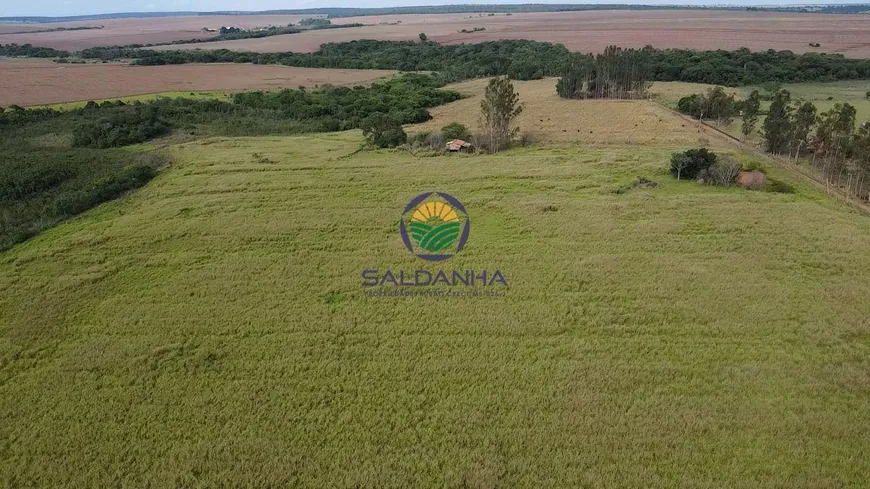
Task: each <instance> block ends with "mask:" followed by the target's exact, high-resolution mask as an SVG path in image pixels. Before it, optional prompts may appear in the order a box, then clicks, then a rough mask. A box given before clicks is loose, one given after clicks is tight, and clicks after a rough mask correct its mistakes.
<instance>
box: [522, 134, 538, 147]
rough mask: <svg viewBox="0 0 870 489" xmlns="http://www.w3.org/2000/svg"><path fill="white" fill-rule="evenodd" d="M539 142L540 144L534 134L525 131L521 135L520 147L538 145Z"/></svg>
mask: <svg viewBox="0 0 870 489" xmlns="http://www.w3.org/2000/svg"><path fill="white" fill-rule="evenodd" d="M537 142H538V138H537V137H536V136H535V135H534V134H532V133H530V132H529V131H523V132H521V133H520V139H519V143H520V146H522V147H524V148H525V147H526V146H531V145H533V144H536V143H537Z"/></svg>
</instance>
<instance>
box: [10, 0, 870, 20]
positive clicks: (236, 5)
mask: <svg viewBox="0 0 870 489" xmlns="http://www.w3.org/2000/svg"><path fill="white" fill-rule="evenodd" d="M461 3H477V4H485V3H492V4H517V3H575V4H590V3H592V4H594V3H609V4H614V3H628V4H646V5H674V4H679V5H773V4H777V5H807V4H821V3H834V4H847V3H870V0H840V1H819V2H812V1H809V2H808V1H806V0H805V1H795V0H760V1H751V0H749V1H744V0H738V1H719V2H710V1H706V2H705V1H700V0H685V1H681V0H670V1H662V0H646V1H644V0H623V1H620V0H599V1H568V0H549V1H548V0H530V1H528V2H522V1H498V0H475V1H469V2H463V1H461V0H454V1H449V0H444V1H438V0H433V1H429V2H427V1H426V0H331V1H330V0H326V1H323V0H29V1H16V0H0V17H11V16H31V15H32V16H69V15H89V14H106V13H116V12H174V11H195V12H211V11H216V10H247V11H257V10H277V9H303V8H316V7H395V6H410V5H451V4H461Z"/></svg>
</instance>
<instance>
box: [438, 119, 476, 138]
mask: <svg viewBox="0 0 870 489" xmlns="http://www.w3.org/2000/svg"><path fill="white" fill-rule="evenodd" d="M441 135H442V136H443V137H444V139H445V140H447V141H450V140H451V139H463V140H465V139H468V138H469V136H470V135H469V132H468V128H467V127H465V126H463V125H462V124H460V123H458V122H451V123H450V124H447V125H446V126H444V127H442V128H441Z"/></svg>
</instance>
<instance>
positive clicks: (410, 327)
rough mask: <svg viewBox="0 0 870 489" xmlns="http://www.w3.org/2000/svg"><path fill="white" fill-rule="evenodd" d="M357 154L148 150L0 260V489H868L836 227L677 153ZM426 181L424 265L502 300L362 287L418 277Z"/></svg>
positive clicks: (868, 428) (863, 281)
mask: <svg viewBox="0 0 870 489" xmlns="http://www.w3.org/2000/svg"><path fill="white" fill-rule="evenodd" d="M360 141H361V137H360V135H359V133H357V132H351V133H340V134H332V135H314V136H306V137H265V138H241V139H229V138H223V139H210V140H204V141H200V142H193V143H187V144H184V145H181V146H176V147H173V148H172V149H171V152H172V154H173V156H174V158H175V165H174V166H173V167H172V168H170V169H169V170H167V171H165V172H164V173H163V174H161V175H160V176H158V177H157V178H156V179H155V180H154V181H152V183H151V184H149V185H148V186H147V187H145V188H144V189H141V190H139V191H137V192H135V193H133V194H132V195H130V196H128V197H127V198H125V199H123V200H121V201H115V202H112V203H108V204H105V205H102V206H100V207H98V208H96V209H94V210H92V211H90V212H88V213H87V214H85V215H83V216H81V217H79V218H76V219H73V220H72V221H69V222H67V223H65V224H63V225H61V226H58V227H56V228H53V229H51V230H49V231H47V232H45V233H43V234H42V235H40V236H38V237H36V238H34V239H32V240H30V241H28V242H26V243H24V244H22V245H19V246H17V247H15V248H13V249H11V250H9V251H7V252H5V253H2V254H0V419H2V420H3V422H2V423H0V440H2V444H0V454H2V456H0V485H4V486H12V487H15V486H24V487H107V486H124V487H146V486H150V487H214V486H227V487H267V486H268V487H397V488H398V487H403V488H404V487H530V488H531V487H578V486H580V487H651V488H655V487H662V488H664V487H678V486H682V487H729V488H752V489H756V488H780V487H796V488H797V487H799V488H810V487H866V486H867V484H868V482H870V481H868V479H867V474H868V473H870V463H868V459H867V457H866V456H864V455H865V454H866V453H867V452H868V450H870V446H868V440H870V414H868V413H870V363H868V358H870V351H868V349H870V333H868V327H870V320H868V318H870V301H868V300H867V297H868V295H870V276H868V274H867V270H868V269H870V219H868V217H867V216H866V215H863V214H858V213H854V212H851V211H849V210H848V209H847V208H845V207H843V206H840V205H838V204H836V203H834V202H832V201H830V200H829V199H828V198H827V197H826V196H825V195H823V194H821V193H819V192H816V191H814V190H812V189H810V188H808V187H807V186H806V185H804V184H802V183H801V182H799V181H795V180H793V179H791V178H790V177H789V176H788V175H784V174H779V173H778V172H776V171H774V174H775V175H776V176H777V178H781V179H783V180H786V181H789V182H791V183H793V184H794V185H796V187H797V189H798V192H797V193H796V194H791V195H784V194H772V193H762V192H750V191H744V190H739V189H733V188H732V189H721V188H713V187H704V186H699V185H697V184H695V183H693V182H677V181H674V180H673V179H671V178H670V177H669V176H667V175H666V174H665V172H666V170H665V169H666V165H667V161H668V158H669V155H670V153H671V151H673V150H675V149H680V148H679V147H675V148H669V147H640V146H624V145H608V146H586V147H576V146H575V147H568V146H566V147H562V148H544V147H540V148H525V149H519V150H512V151H508V152H505V153H502V154H499V155H492V156H480V157H462V156H453V157H451V156H443V157H432V158H421V159H416V158H414V157H412V156H410V155H408V154H407V153H404V152H398V151H396V152H370V151H362V152H359V151H358V149H359V145H360ZM737 156H738V157H740V158H744V159H745V158H746V157H745V156H742V155H737ZM637 176H646V177H649V178H653V179H655V180H656V181H658V182H659V183H660V184H661V186H660V187H659V188H655V189H634V190H629V191H627V192H624V193H620V194H617V193H614V192H613V190H614V189H616V188H617V187H620V186H622V185H624V184H626V183H628V182H630V181H631V180H633V179H634V178H636V177H637ZM433 189H437V190H441V191H446V192H449V193H451V194H452V195H454V196H456V197H458V198H459V199H460V200H461V201H462V202H463V203H464V204H465V207H466V208H467V209H468V212H469V215H470V218H471V222H472V227H471V230H472V231H471V237H470V239H469V241H468V245H467V246H466V248H465V249H464V250H463V251H462V252H461V253H460V254H459V255H457V256H456V257H454V258H451V259H450V260H449V261H447V262H443V263H442V264H441V266H442V267H443V268H445V269H448V270H450V269H453V268H456V269H460V270H462V269H476V270H481V269H489V270H493V269H499V270H501V271H502V272H503V273H504V275H505V277H506V278H507V280H508V282H509V284H510V287H509V289H508V290H507V291H506V295H505V296H503V297H485V298H459V297H453V298H449V297H416V298H390V297H370V296H366V295H365V291H364V289H363V287H362V286H361V279H360V271H361V270H363V269H367V268H378V269H380V270H384V269H386V268H391V269H394V270H400V269H404V270H413V269H428V270H435V269H437V268H438V266H437V265H432V264H430V263H426V262H423V261H421V260H418V259H417V258H415V257H414V256H412V255H411V254H409V253H408V252H407V251H406V250H405V249H404V247H403V245H402V242H401V239H400V238H399V233H398V231H397V226H396V221H397V218H398V217H399V214H400V212H401V209H402V208H403V207H404V206H405V204H406V203H407V202H408V200H410V199H411V198H412V197H413V196H415V195H416V194H418V193H420V192H424V191H429V190H433Z"/></svg>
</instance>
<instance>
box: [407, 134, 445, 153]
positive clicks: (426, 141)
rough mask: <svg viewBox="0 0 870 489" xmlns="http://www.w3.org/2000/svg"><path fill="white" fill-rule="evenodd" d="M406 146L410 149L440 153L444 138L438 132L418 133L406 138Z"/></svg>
mask: <svg viewBox="0 0 870 489" xmlns="http://www.w3.org/2000/svg"><path fill="white" fill-rule="evenodd" d="M408 144H409V145H410V146H411V149H415V150H416V149H431V150H437V151H441V150H443V149H444V136H442V135H441V133H440V132H420V133H417V134H413V135H411V136H408Z"/></svg>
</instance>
